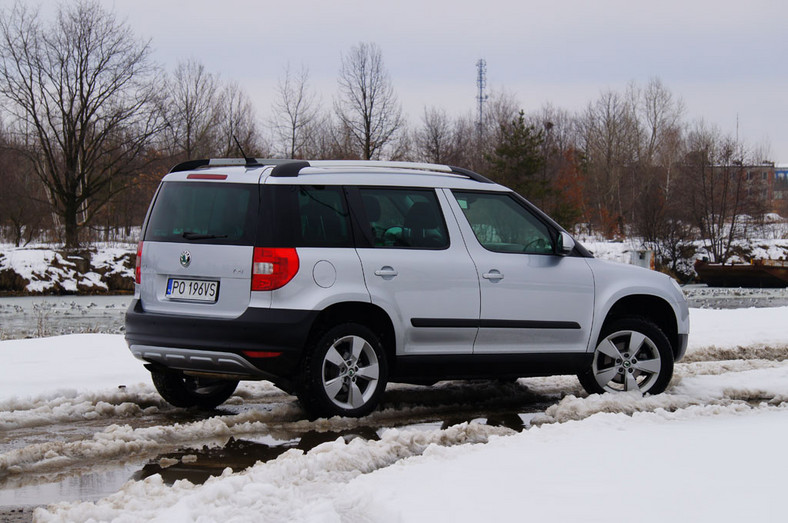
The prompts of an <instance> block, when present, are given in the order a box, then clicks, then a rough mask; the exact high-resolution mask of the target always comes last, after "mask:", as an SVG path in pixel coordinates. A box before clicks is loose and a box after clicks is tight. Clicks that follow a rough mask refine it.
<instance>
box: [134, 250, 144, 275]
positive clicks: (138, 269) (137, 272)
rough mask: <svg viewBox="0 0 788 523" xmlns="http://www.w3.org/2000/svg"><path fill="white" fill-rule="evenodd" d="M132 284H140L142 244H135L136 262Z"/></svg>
mask: <svg viewBox="0 0 788 523" xmlns="http://www.w3.org/2000/svg"><path fill="white" fill-rule="evenodd" d="M134 283H136V284H137V285H139V284H140V283H142V242H139V243H138V244H137V261H136V262H135V263H134Z"/></svg>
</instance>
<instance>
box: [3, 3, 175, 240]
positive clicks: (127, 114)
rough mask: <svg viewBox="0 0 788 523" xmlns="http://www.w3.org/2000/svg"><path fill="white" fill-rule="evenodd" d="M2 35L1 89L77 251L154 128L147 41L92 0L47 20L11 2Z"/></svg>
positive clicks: (66, 6) (156, 124) (72, 5)
mask: <svg viewBox="0 0 788 523" xmlns="http://www.w3.org/2000/svg"><path fill="white" fill-rule="evenodd" d="M0 38H1V39H2V40H1V47H2V49H1V50H0V56H1V58H2V60H1V61H0V95H2V96H3V97H4V98H5V99H6V100H7V101H8V106H7V107H6V108H7V110H8V113H9V114H8V116H9V117H10V122H11V124H12V126H13V128H14V130H15V131H16V132H17V133H19V134H20V135H23V137H24V138H23V139H22V140H20V142H21V143H22V144H24V149H23V150H24V151H25V153H26V154H27V155H28V156H29V158H30V159H31V160H32V161H33V163H34V166H35V173H36V175H37V176H38V178H39V179H40V180H41V181H42V182H43V184H44V185H45V187H46V190H47V192H48V196H49V198H50V200H51V203H52V205H53V206H54V207H55V209H56V212H57V215H58V216H59V218H60V219H61V220H62V225H63V226H64V229H65V245H66V247H67V248H74V247H77V246H78V245H79V229H80V227H81V226H82V225H84V224H86V223H88V222H90V220H91V218H92V217H93V216H94V215H95V213H96V211H98V210H99V209H101V207H102V206H103V205H104V204H105V203H106V202H107V201H108V199H110V198H112V196H113V195H115V194H117V193H118V192H120V191H122V190H123V189H124V188H125V185H126V181H125V179H124V177H125V176H126V175H128V174H129V173H130V171H131V170H133V169H134V168H135V167H136V166H135V165H134V162H135V160H136V159H137V158H139V157H140V155H141V152H142V151H143V150H144V149H145V147H146V146H147V145H148V144H149V143H150V141H151V137H152V136H153V135H154V134H155V133H156V132H158V131H159V129H160V121H159V119H158V113H157V111H155V103H154V101H155V100H156V89H157V87H158V84H157V82H156V81H154V75H153V73H154V72H155V68H154V67H153V66H152V64H151V61H150V59H149V54H150V48H149V45H148V44H147V43H146V42H142V41H139V40H138V39H136V38H135V37H134V35H133V34H132V32H131V30H130V28H129V27H128V26H127V25H126V24H125V23H121V22H118V21H117V20H116V19H115V16H114V15H113V14H112V13H110V12H108V11H106V10H104V9H103V8H102V7H101V5H100V4H99V3H98V2H97V1H94V0H80V1H77V2H74V3H70V4H63V5H62V6H61V7H60V8H59V9H58V11H57V16H56V19H55V20H54V21H53V22H52V23H51V24H49V25H47V26H45V25H44V24H43V22H42V20H41V19H40V17H39V14H38V12H37V11H32V10H30V9H29V8H27V7H25V6H23V5H22V4H21V3H17V4H16V5H15V6H14V7H13V8H12V9H11V10H9V11H6V12H4V13H2V15H0Z"/></svg>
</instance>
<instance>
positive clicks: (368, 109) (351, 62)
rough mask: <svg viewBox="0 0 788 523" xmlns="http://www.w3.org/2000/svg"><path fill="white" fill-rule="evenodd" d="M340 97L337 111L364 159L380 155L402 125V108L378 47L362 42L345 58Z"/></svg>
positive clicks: (341, 75)
mask: <svg viewBox="0 0 788 523" xmlns="http://www.w3.org/2000/svg"><path fill="white" fill-rule="evenodd" d="M339 90H340V98H339V100H338V101H337V102H336V104H335V111H336V114H337V116H338V117H339V120H340V121H341V123H342V124H343V126H344V127H345V128H346V129H347V130H348V131H349V132H350V134H351V135H352V137H353V140H354V141H355V143H356V145H357V146H358V148H359V151H360V155H361V157H362V158H363V159H365V160H369V159H371V158H375V157H377V156H379V155H380V152H381V150H382V149H383V148H384V147H385V146H386V145H387V144H388V143H389V142H390V141H391V140H392V139H393V138H394V137H395V135H396V133H397V131H398V130H399V129H400V127H401V126H402V123H403V121H402V109H401V107H400V105H399V102H398V101H397V97H396V95H395V94H394V88H393V86H392V85H391V80H390V79H389V75H388V72H387V71H386V68H385V67H384V65H383V55H382V53H381V51H380V48H379V47H378V46H377V45H375V44H370V43H363V42H362V43H360V44H358V45H357V46H354V47H352V48H351V50H350V52H348V53H347V54H346V55H343V56H342V68H341V69H340V72H339Z"/></svg>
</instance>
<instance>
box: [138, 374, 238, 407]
mask: <svg viewBox="0 0 788 523" xmlns="http://www.w3.org/2000/svg"><path fill="white" fill-rule="evenodd" d="M151 377H152V378H153V385H154V386H155V387H156V390H157V391H159V394H161V397H162V398H164V399H165V400H166V401H167V403H169V404H171V405H173V406H175V407H182V408H188V407H199V408H202V409H212V408H214V407H217V406H219V405H221V404H222V403H224V402H225V401H226V400H227V398H229V397H230V396H232V395H233V392H235V388H236V387H237V386H238V382H237V381H233V380H220V379H212V378H202V377H196V376H186V375H185V374H183V373H182V372H178V371H169V370H168V371H159V370H152V371H151Z"/></svg>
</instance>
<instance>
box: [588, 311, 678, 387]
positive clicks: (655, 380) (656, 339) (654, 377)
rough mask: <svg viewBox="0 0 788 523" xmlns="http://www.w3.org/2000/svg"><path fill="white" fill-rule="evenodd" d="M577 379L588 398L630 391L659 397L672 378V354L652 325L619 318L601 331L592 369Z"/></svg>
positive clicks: (640, 319) (642, 320)
mask: <svg viewBox="0 0 788 523" xmlns="http://www.w3.org/2000/svg"><path fill="white" fill-rule="evenodd" d="M577 377H578V379H580V384H581V385H583V388H584V389H585V390H586V391H588V393H590V394H602V393H604V392H624V391H632V390H638V391H639V392H641V393H644V394H645V393H647V392H648V393H650V394H659V393H660V392H663V391H664V390H665V389H666V388H667V386H668V384H669V383H670V379H671V378H672V377H673V351H672V350H671V348H670V342H669V341H668V338H667V337H666V336H665V334H664V333H663V332H662V331H661V330H660V328H659V327H657V326H656V325H655V324H654V323H652V322H651V321H649V320H647V319H645V318H640V317H630V318H622V319H619V320H615V321H613V322H611V323H610V324H609V325H606V326H605V327H604V328H603V329H602V333H601V334H600V335H599V341H598V342H597V346H596V348H595V349H594V358H593V361H592V362H591V366H590V367H589V368H588V370H586V371H585V372H582V373H580V374H578V376H577Z"/></svg>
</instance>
